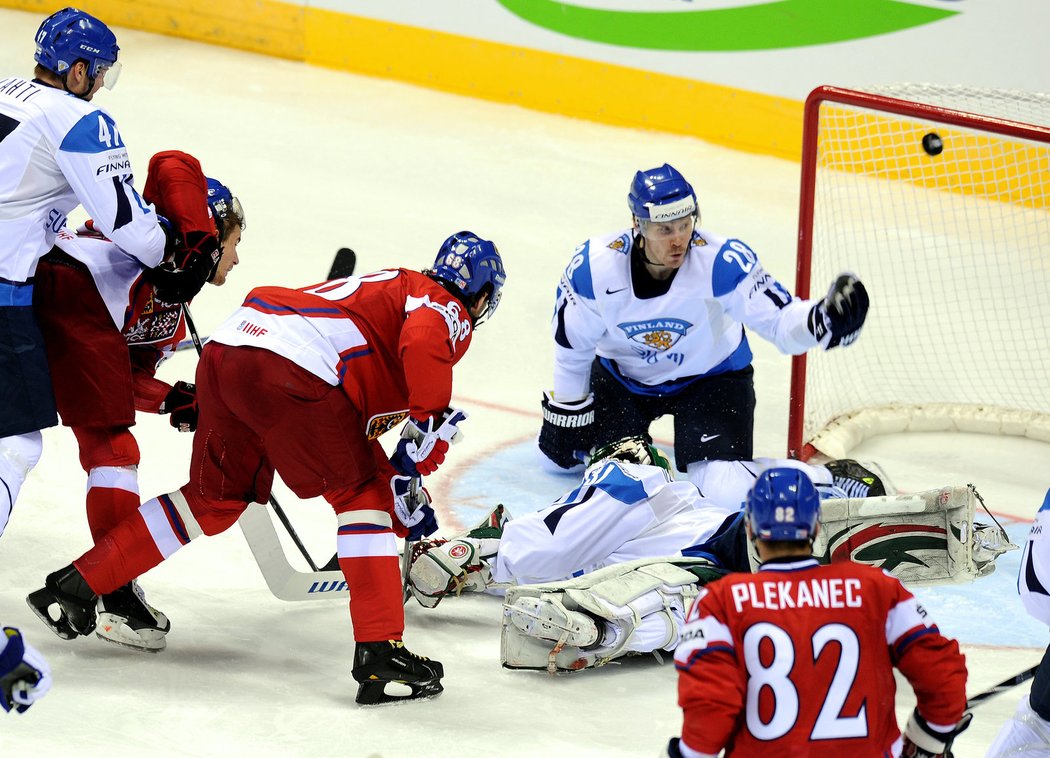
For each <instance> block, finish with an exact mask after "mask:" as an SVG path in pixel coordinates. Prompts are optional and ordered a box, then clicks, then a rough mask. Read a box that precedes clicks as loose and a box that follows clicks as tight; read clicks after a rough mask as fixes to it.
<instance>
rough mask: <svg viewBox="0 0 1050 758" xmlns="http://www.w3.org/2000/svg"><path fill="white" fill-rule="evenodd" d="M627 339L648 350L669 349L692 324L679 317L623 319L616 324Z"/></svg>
mask: <svg viewBox="0 0 1050 758" xmlns="http://www.w3.org/2000/svg"><path fill="white" fill-rule="evenodd" d="M616 326H617V327H619V328H620V330H621V331H622V332H623V333H624V335H625V336H626V337H627V339H629V340H631V341H632V342H637V343H639V344H641V345H645V347H647V348H649V349H650V350H658V351H660V352H663V351H665V350H670V349H671V348H672V347H674V344H675V343H676V342H678V340H680V339H681V338H682V337H684V336H685V335H686V334H687V333H688V332H689V330H690V329H691V328H692V326H693V325H692V324H691V323H689V322H688V321H683V320H682V319H680V318H659V319H650V320H648V321H625V322H623V323H622V324H617V325H616Z"/></svg>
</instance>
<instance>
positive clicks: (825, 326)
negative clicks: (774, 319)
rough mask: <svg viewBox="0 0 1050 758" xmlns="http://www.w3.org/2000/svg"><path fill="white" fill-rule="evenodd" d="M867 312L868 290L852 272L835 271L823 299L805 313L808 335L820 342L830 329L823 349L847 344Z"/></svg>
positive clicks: (858, 333)
mask: <svg viewBox="0 0 1050 758" xmlns="http://www.w3.org/2000/svg"><path fill="white" fill-rule="evenodd" d="M867 315H868V291H867V290H866V289H865V288H864V284H863V283H862V282H861V281H860V279H858V278H857V277H856V276H854V275H853V274H839V276H838V278H837V279H836V280H835V281H834V282H833V283H832V285H831V289H829V290H828V294H827V295H826V296H825V297H824V300H823V302H820V303H817V304H816V305H814V306H813V309H812V310H811V311H810V312H809V323H808V328H809V331H810V334H812V335H813V336H814V337H816V338H817V342H821V341H822V340H823V339H824V336H825V335H826V334H827V333H828V332H831V339H830V341H829V342H828V346H827V349H828V350H830V349H831V348H833V347H838V346H839V345H843V346H845V345H849V344H850V343H852V342H853V341H854V340H856V339H857V337H859V336H860V329H861V327H862V326H864V319H865V318H866V317H867Z"/></svg>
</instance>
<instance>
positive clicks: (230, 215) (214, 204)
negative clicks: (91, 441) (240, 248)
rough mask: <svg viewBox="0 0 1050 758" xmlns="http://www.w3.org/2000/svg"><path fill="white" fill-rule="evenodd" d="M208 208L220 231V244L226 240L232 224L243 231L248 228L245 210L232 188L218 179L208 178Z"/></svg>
mask: <svg viewBox="0 0 1050 758" xmlns="http://www.w3.org/2000/svg"><path fill="white" fill-rule="evenodd" d="M208 207H209V208H211V213H212V216H214V217H215V226H216V228H217V229H218V231H219V240H220V242H221V241H222V240H223V238H225V236H226V232H227V231H229V229H230V224H231V223H235V224H238V225H239V226H240V227H241V229H242V230H243V229H244V228H245V226H246V222H245V218H244V208H242V207H241V201H240V200H238V199H237V198H236V197H235V196H234V194H233V193H232V192H230V188H229V187H227V186H226V185H225V184H223V183H222V182H220V181H219V180H218V179H212V178H211V177H208Z"/></svg>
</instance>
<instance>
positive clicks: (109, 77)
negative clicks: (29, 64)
mask: <svg viewBox="0 0 1050 758" xmlns="http://www.w3.org/2000/svg"><path fill="white" fill-rule="evenodd" d="M118 50H120V47H119V46H118V45H117V37H116V35H115V34H113V32H112V31H110V29H109V27H108V26H106V25H105V24H104V23H102V22H101V21H99V20H98V19H97V18H95V17H94V16H91V15H89V14H87V13H84V11H82V10H77V9H76V8H63V9H62V10H60V11H56V12H55V13H52V14H51V15H50V16H48V17H47V18H45V19H44V21H43V23H41V24H40V28H39V29H37V32H36V53H35V54H34V56H33V58H34V60H36V62H37V63H39V64H40V65H41V66H43V67H44V68H46V69H47V70H48V71H52V72H54V73H55V74H58V75H59V76H65V74H66V73H67V72H68V71H69V69H70V67H71V66H72V65H73V64H74V63H76V62H77V61H79V60H83V61H87V64H88V77H90V78H91V79H92V80H94V79H96V78H97V77H98V75H99V74H100V73H102V72H103V71H105V72H106V81H105V86H106V89H113V85H115V84H116V83H117V79H118V78H119V75H120V64H119V63H117V51H118Z"/></svg>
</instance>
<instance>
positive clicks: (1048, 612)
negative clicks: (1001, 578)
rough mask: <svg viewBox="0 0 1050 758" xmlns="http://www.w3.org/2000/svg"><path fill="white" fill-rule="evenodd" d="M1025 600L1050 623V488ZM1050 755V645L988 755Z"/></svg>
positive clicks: (1034, 534) (1037, 526)
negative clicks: (1028, 691) (1026, 692)
mask: <svg viewBox="0 0 1050 758" xmlns="http://www.w3.org/2000/svg"><path fill="white" fill-rule="evenodd" d="M1017 589H1018V591H1019V592H1020V593H1021V602H1022V603H1023V604H1024V607H1025V610H1026V611H1028V613H1029V615H1030V616H1032V617H1033V618H1035V619H1037V620H1039V621H1042V622H1043V623H1044V624H1047V625H1050V490H1048V491H1047V493H1046V497H1045V498H1044V499H1043V505H1042V507H1041V508H1040V509H1039V512H1038V513H1036V515H1035V523H1033V524H1032V529H1031V531H1030V532H1029V535H1028V544H1027V545H1026V546H1025V550H1024V555H1022V556H1021V570H1020V574H1019V575H1018V577H1017ZM1046 755H1050V647H1048V648H1047V649H1046V653H1045V654H1044V655H1043V660H1042V661H1041V662H1040V664H1039V668H1037V669H1036V672H1035V679H1033V680H1032V691H1031V692H1030V693H1029V694H1028V695H1027V696H1025V697H1023V698H1021V701H1020V702H1019V703H1018V704H1017V710H1016V711H1015V713H1014V715H1013V717H1011V718H1010V720H1009V721H1007V722H1006V723H1005V724H1004V725H1003V727H1002V729H1001V730H1000V731H999V734H998V736H996V738H995V742H993V743H992V746H991V747H990V748H989V749H988V758H1005V756H1017V757H1019V758H1020V757H1021V756H1031V757H1032V758H1035V756H1046Z"/></svg>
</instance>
